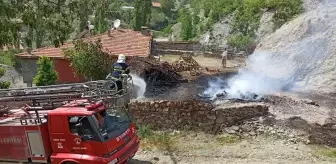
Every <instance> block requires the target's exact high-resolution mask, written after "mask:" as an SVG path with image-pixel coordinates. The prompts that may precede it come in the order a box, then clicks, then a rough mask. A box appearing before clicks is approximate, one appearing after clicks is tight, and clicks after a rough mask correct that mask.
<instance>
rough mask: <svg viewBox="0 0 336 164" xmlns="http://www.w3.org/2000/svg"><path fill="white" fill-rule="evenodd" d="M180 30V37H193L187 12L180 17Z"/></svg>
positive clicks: (187, 38)
mask: <svg viewBox="0 0 336 164" xmlns="http://www.w3.org/2000/svg"><path fill="white" fill-rule="evenodd" d="M181 23H182V25H181V32H180V37H181V39H182V40H190V39H192V38H193V25H192V19H191V16H190V15H189V14H186V15H184V16H183V17H182V19H181Z"/></svg>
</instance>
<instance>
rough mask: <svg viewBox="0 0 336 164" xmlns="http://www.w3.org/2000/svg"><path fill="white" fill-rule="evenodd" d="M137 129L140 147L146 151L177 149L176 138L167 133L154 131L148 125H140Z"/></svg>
mask: <svg viewBox="0 0 336 164" xmlns="http://www.w3.org/2000/svg"><path fill="white" fill-rule="evenodd" d="M137 129H138V130H137V132H138V135H139V137H140V139H141V142H140V146H141V147H142V148H143V149H145V150H152V149H158V150H171V149H172V148H173V147H175V144H176V137H174V136H171V135H169V133H167V132H160V131H153V130H152V129H151V127H150V126H148V125H138V126H137Z"/></svg>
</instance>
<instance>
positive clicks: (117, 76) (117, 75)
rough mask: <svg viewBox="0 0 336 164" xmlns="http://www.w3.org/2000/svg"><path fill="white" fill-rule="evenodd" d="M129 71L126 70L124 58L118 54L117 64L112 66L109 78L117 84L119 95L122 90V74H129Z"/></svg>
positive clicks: (126, 65)
mask: <svg viewBox="0 0 336 164" xmlns="http://www.w3.org/2000/svg"><path fill="white" fill-rule="evenodd" d="M129 73H130V70H129V68H128V64H126V56H125V55H124V54H120V55H119V56H118V60H117V62H115V63H114V64H113V65H112V73H111V74H110V75H111V76H110V77H111V78H112V79H113V80H115V83H116V84H117V88H118V92H119V93H120V90H122V89H123V88H122V87H123V86H122V82H123V77H122V74H129Z"/></svg>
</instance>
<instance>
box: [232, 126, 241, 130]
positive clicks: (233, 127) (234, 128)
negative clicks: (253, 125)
mask: <svg viewBox="0 0 336 164" xmlns="http://www.w3.org/2000/svg"><path fill="white" fill-rule="evenodd" d="M230 129H232V130H235V131H238V130H239V129H240V128H239V126H232V127H231V128H230Z"/></svg>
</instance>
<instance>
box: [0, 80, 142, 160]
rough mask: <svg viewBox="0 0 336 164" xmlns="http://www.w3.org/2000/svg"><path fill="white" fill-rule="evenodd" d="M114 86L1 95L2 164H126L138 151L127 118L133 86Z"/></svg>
mask: <svg viewBox="0 0 336 164" xmlns="http://www.w3.org/2000/svg"><path fill="white" fill-rule="evenodd" d="M113 86H116V85H115V83H114V82H113V81H110V80H103V81H91V82H86V83H76V84H65V85H53V86H46V87H33V88H23V89H9V90H0V163H8V162H18V163H51V164H115V163H118V164H119V163H126V162H127V161H128V160H129V159H131V158H132V157H133V156H134V155H135V153H136V152H137V150H138V147H139V139H138V136H137V135H136V132H135V124H134V123H132V121H131V119H130V116H129V115H128V113H127V104H128V103H129V102H130V99H131V96H132V94H131V93H132V88H133V81H132V79H131V77H129V78H128V79H127V80H125V81H124V82H123V86H124V87H123V88H124V89H122V90H119V91H118V90H117V89H115V88H116V87H113ZM23 105H24V106H23ZM4 111H5V112H4Z"/></svg>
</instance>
